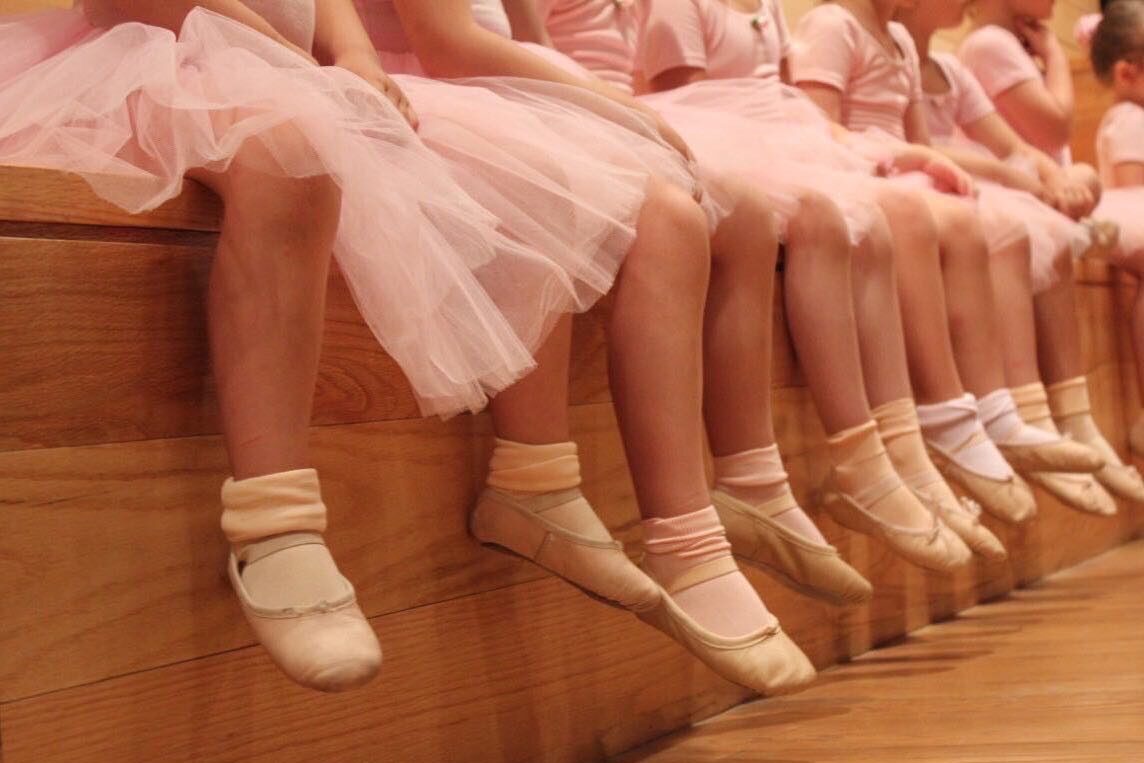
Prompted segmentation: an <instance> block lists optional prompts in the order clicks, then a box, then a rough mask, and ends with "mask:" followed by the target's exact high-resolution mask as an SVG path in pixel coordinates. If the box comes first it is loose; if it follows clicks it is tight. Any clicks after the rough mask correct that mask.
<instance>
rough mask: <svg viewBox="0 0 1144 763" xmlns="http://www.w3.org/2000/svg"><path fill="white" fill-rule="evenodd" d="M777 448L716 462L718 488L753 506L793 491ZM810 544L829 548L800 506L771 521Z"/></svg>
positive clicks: (760, 449)
mask: <svg viewBox="0 0 1144 763" xmlns="http://www.w3.org/2000/svg"><path fill="white" fill-rule="evenodd" d="M787 477H788V475H787V473H786V470H785V469H783V460H782V456H781V455H780V454H779V446H778V445H773V444H772V445H769V446H767V447H765V448H754V449H753V450H744V451H742V452H741V453H734V454H732V455H730V456H718V457H716V458H715V487H716V488H718V489H719V490H722V491H723V492H725V493H728V494H730V495H731V496H732V497H734V498H738V499H739V500H740V501H744V502H745V503H749V504H751V505H752V506H759V505H762V504H764V503H766V502H767V501H770V500H773V499H775V498H778V497H779V496H780V495H782V494H784V493H787V492H789V491H790V485H789V483H788V482H787ZM772 519H774V520H775V521H776V522H779V523H780V524H782V525H784V526H786V527H787V529H790V530H793V531H794V532H796V533H798V534H799V535H801V536H802V537H804V538H806V539H807V540H811V541H814V542H815V543H821V544H823V545H826V538H824V537H823V535H822V533H821V532H820V531H819V529H818V528H817V527H816V526H815V524H814V522H813V521H812V520H811V518H810V517H808V516H807V515H806V513H805V512H804V511H803V510H802V508H800V507H799V506H797V505H796V506H794V507H793V508H790V509H788V510H786V511H784V512H782V513H781V514H776V515H775V516H774V517H772Z"/></svg>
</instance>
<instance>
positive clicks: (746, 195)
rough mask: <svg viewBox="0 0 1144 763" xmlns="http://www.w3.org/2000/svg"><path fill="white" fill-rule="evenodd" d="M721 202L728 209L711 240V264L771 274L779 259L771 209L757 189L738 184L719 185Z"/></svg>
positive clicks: (774, 223)
mask: <svg viewBox="0 0 1144 763" xmlns="http://www.w3.org/2000/svg"><path fill="white" fill-rule="evenodd" d="M720 198H721V199H725V200H726V203H727V206H729V207H730V212H729V213H728V215H727V216H726V217H725V218H724V219H723V220H721V221H720V222H719V225H718V227H716V229H715V235H714V236H713V237H712V239H711V250H712V251H711V254H712V260H713V262H714V263H715V264H716V265H717V266H718V265H731V266H734V267H735V268H736V270H741V269H743V268H753V269H768V270H771V271H773V270H774V268H775V264H776V260H777V259H778V244H779V235H778V224H777V222H776V220H775V212H774V207H773V205H772V204H771V202H770V201H769V200H768V199H767V198H766V196H765V194H763V193H762V192H761V191H759V190H758V189H756V188H754V187H753V186H751V185H749V184H746V183H743V182H739V181H721V189H720Z"/></svg>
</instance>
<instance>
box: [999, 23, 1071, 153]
mask: <svg viewBox="0 0 1144 763" xmlns="http://www.w3.org/2000/svg"><path fill="white" fill-rule="evenodd" d="M1019 32H1020V34H1021V36H1022V37H1023V38H1024V40H1025V42H1026V44H1027V45H1028V46H1029V49H1030V51H1031V52H1032V53H1033V55H1035V56H1037V57H1039V58H1040V59H1041V60H1042V61H1043V62H1044V66H1045V72H1044V78H1043V79H1041V78H1034V79H1030V80H1026V81H1025V82H1022V83H1020V84H1019V85H1016V86H1015V87H1012V88H1010V89H1008V90H1006V91H1005V92H1002V93H998V94H996V95H995V96H994V98H993V102H994V103H995V104H996V105H997V110H998V111H999V112H1001V115H1002V116H1003V117H1005V119H1007V120H1008V121H1009V123H1010V124H1012V125H1013V126H1014V127H1015V128H1016V129H1017V132H1018V133H1020V134H1021V135H1024V136H1025V137H1026V138H1027V139H1028V141H1029V142H1030V143H1032V144H1033V145H1034V146H1036V147H1037V148H1039V149H1041V150H1042V151H1044V152H1046V153H1049V154H1054V153H1057V152H1059V151H1061V150H1063V149H1064V148H1065V146H1067V145H1068V142H1069V138H1070V136H1071V133H1072V122H1073V109H1074V106H1075V94H1074V92H1073V82H1072V73H1071V72H1070V71H1069V62H1068V57H1067V56H1066V55H1065V52H1064V50H1063V49H1062V48H1061V44H1060V42H1059V41H1058V40H1057V38H1056V35H1055V34H1053V32H1052V30H1051V29H1049V28H1048V27H1047V26H1046V25H1045V24H1043V23H1041V22H1037V21H1026V22H1020V28H1019Z"/></svg>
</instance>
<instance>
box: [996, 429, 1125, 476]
mask: <svg viewBox="0 0 1144 763" xmlns="http://www.w3.org/2000/svg"><path fill="white" fill-rule="evenodd" d="M997 449H998V450H1000V451H1001V455H1003V456H1004V457H1005V460H1006V461H1008V462H1009V465H1010V466H1012V467H1013V468H1014V469H1016V470H1017V471H1019V472H1021V473H1022V474H1024V473H1025V472H1095V471H1096V470H1098V469H1100V468H1101V467H1102V466H1104V457H1103V456H1101V455H1100V454H1099V453H1098V452H1096V450H1094V449H1093V448H1090V447H1088V446H1087V445H1085V444H1084V443H1080V442H1076V441H1075V440H1071V439H1069V438H1067V437H1062V438H1061V439H1059V440H1057V441H1056V442H1047V443H1041V444H1038V445H1002V444H1000V443H998V445H997Z"/></svg>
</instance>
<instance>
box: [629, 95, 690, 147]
mask: <svg viewBox="0 0 1144 763" xmlns="http://www.w3.org/2000/svg"><path fill="white" fill-rule="evenodd" d="M628 105H629V106H630V107H631V108H634V109H635V110H636V111H639V112H640V113H641V114H643V115H645V116H646V117H647V118H648V119H650V120H651V122H652V124H653V125H654V126H655V131H656V132H657V133H658V134H659V137H660V138H661V139H662V140H663V141H664V142H665V143H667V144H668V145H669V146H671V147H672V148H674V149H675V150H676V151H678V152H679V153H680V154H681V155H682V156H683V158H684V159H686V160H687V161H689V162H693V161H695V155H694V154H692V153H691V147H690V146H688V145H687V141H685V140H684V139H683V136H682V135H680V134H679V133H677V132H676V131H675V128H673V127H672V126H671V125H669V124H668V123H667V122H666V121H664V119H663V117H662V116H660V114H659V112H658V111H656V110H655V109H653V108H651V107H650V106H648V105H646V104H644V103H641V102H640V101H637V100H636V99H634V98H633V99H632V102H631V103H630V104H628Z"/></svg>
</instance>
